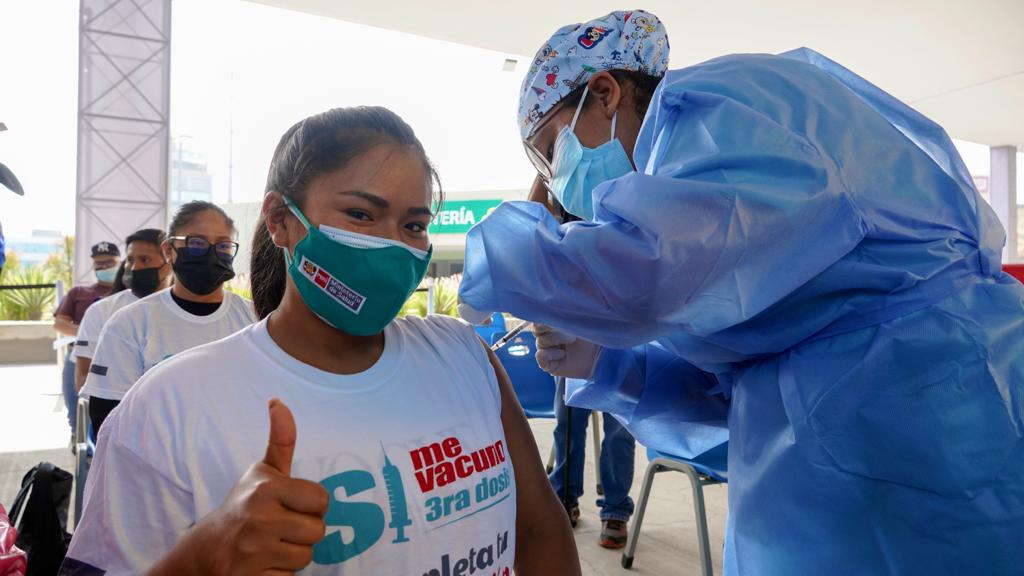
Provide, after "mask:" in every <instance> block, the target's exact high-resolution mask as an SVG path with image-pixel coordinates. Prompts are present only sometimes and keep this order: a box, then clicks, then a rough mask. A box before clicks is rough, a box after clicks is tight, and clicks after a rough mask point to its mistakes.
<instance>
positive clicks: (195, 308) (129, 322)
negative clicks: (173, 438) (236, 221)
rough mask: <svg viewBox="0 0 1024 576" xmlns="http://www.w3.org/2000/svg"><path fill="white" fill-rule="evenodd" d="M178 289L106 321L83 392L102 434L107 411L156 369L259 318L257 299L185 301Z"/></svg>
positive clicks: (226, 296)
mask: <svg viewBox="0 0 1024 576" xmlns="http://www.w3.org/2000/svg"><path fill="white" fill-rule="evenodd" d="M172 291H173V288H167V289H165V290H161V291H160V292H157V293H156V294H153V295H151V296H147V297H146V298H143V299H141V300H139V301H138V302H135V303H133V304H131V305H129V306H126V307H124V308H122V309H121V310H118V311H117V312H115V313H114V315H113V316H111V317H110V320H108V321H107V323H106V324H105V325H104V326H103V331H102V332H101V333H100V338H99V345H98V346H97V347H96V352H95V354H94V355H93V359H92V366H91V367H90V369H89V377H88V378H87V379H86V383H85V387H84V388H82V391H81V395H82V396H87V397H89V399H90V400H89V415H90V418H91V419H92V424H93V429H94V430H95V431H96V433H97V434H99V430H100V427H101V426H102V425H103V420H104V419H105V418H106V415H107V414H109V413H110V411H111V410H113V409H114V407H115V406H117V404H118V403H119V402H120V401H121V399H122V398H124V395H125V394H126V393H127V392H128V390H129V389H130V388H131V387H132V385H133V384H135V382H136V380H138V379H139V378H140V377H141V376H142V375H143V374H145V373H146V372H147V371H149V369H150V368H152V367H153V366H156V365H157V364H159V363H160V362H162V361H164V360H166V359H167V358H170V357H171V356H174V355H175V354H177V353H179V352H184V351H185V350H188V349H189V348H194V347H196V346H199V345H201V344H206V343H208V342H212V341H214V340H219V339H221V338H223V337H225V336H228V335H229V334H233V333H235V332H237V331H239V330H241V329H242V328H245V327H246V326H248V325H250V324H252V323H253V322H255V321H256V315H255V313H254V312H253V308H252V303H251V302H249V301H248V300H246V299H245V298H242V297H241V296H238V295H236V294H233V293H231V292H228V291H225V292H224V300H223V301H221V302H219V303H214V304H212V305H211V304H209V303H198V302H190V301H187V300H183V299H181V298H180V297H178V296H175V295H174V294H173V293H172ZM186 307H187V308H188V309H186Z"/></svg>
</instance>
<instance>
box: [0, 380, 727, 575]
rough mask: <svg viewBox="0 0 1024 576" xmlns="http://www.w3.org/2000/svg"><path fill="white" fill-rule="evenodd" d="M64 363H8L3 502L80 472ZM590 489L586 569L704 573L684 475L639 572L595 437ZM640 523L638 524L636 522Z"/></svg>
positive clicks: (664, 491) (714, 546)
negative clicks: (609, 509) (617, 546)
mask: <svg viewBox="0 0 1024 576" xmlns="http://www.w3.org/2000/svg"><path fill="white" fill-rule="evenodd" d="M59 376H60V375H59V372H58V370H57V366H56V365H32V366H0V409H2V414H3V416H2V417H0V503H3V504H4V506H6V507H9V506H10V504H11V501H12V500H13V499H14V496H15V494H17V491H18V487H19V486H20V485H21V478H22V476H23V475H24V474H25V472H26V471H27V470H28V469H29V468H31V467H32V466H33V465H35V464H36V463H37V462H39V461H40V460H48V461H50V462H53V463H54V464H56V465H58V466H60V467H62V468H64V469H65V470H68V471H69V472H73V471H74V458H73V457H72V455H71V452H70V451H69V450H68V448H67V444H68V435H69V432H68V427H67V418H66V415H65V412H64V404H63V402H62V400H61V396H60V378H59ZM531 427H532V428H533V432H534V436H535V437H536V439H537V444H538V446H539V447H540V450H541V454H543V455H544V456H547V454H548V450H550V448H551V442H552V439H551V433H552V430H553V429H554V421H553V420H534V421H532V422H531ZM587 448H588V453H587V468H586V473H585V475H586V484H585V486H586V490H587V493H586V494H585V495H584V497H583V499H582V500H581V502H580V507H581V510H582V518H581V521H580V524H579V526H578V527H577V528H576V544H577V546H578V549H579V552H580V558H581V561H582V563H583V573H584V574H587V575H594V576H603V575H608V574H618V575H620V576H621V575H625V574H630V573H633V574H638V575H642V574H657V575H659V576H660V575H680V576H681V575H686V574H697V573H699V566H700V560H699V556H698V551H697V537H696V527H695V524H694V520H693V501H692V499H691V494H690V484H689V482H688V481H687V479H686V477H685V476H684V475H682V474H678V473H673V472H666V473H663V474H659V475H658V477H657V479H656V480H655V483H654V490H653V492H652V495H651V499H650V502H649V504H648V508H647V517H646V519H645V520H644V526H643V535H642V537H641V538H640V543H639V546H638V548H637V552H636V560H635V562H634V564H633V569H632V570H631V571H626V570H624V569H623V568H622V567H621V565H620V559H621V556H622V554H621V552H620V551H613V550H605V549H604V548H601V547H600V546H598V545H597V535H598V532H599V531H600V529H601V524H600V521H599V520H598V512H597V506H596V505H595V500H596V495H595V494H594V486H595V478H594V470H595V469H596V468H595V466H594V460H593V454H592V453H590V449H591V445H590V444H589V443H588V446H587ZM646 467H647V458H646V455H645V451H644V450H643V449H642V448H638V449H637V455H636V479H635V481H634V482H633V489H632V495H633V498H634V500H636V499H637V494H638V493H639V492H640V484H641V482H642V480H643V473H644V470H645V469H646ZM704 490H705V504H706V506H707V515H708V529H709V532H710V534H711V555H712V557H713V559H714V564H715V573H716V574H721V573H722V539H723V534H724V530H725V516H726V509H727V501H726V489H725V487H724V486H709V487H707V488H705V489H704ZM630 528H632V525H631V526H630Z"/></svg>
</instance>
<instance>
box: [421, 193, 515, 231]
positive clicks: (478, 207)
mask: <svg viewBox="0 0 1024 576" xmlns="http://www.w3.org/2000/svg"><path fill="white" fill-rule="evenodd" d="M498 204H501V200H462V201H457V200H456V201H450V202H445V203H444V204H442V205H441V209H440V210H438V211H437V215H436V216H434V219H433V220H432V221H431V222H430V233H431V234H465V233H466V232H469V229H470V228H472V227H473V225H474V224H476V223H477V222H479V221H481V220H483V219H484V217H486V216H487V215H488V214H490V213H491V211H492V210H494V209H495V208H497V207H498Z"/></svg>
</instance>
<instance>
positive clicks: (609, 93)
mask: <svg viewBox="0 0 1024 576" xmlns="http://www.w3.org/2000/svg"><path fill="white" fill-rule="evenodd" d="M587 85H588V86H589V87H590V88H589V91H590V94H589V95H588V96H587V98H593V99H594V101H595V102H598V103H600V106H601V112H602V113H603V114H604V115H605V117H606V118H608V119H609V120H610V119H611V117H612V116H614V115H615V111H616V110H618V109H619V104H620V103H621V102H622V86H621V85H619V82H618V80H616V79H615V77H613V76H612V75H611V74H609V73H608V72H607V71H606V70H602V71H600V72H598V73H597V74H594V75H593V76H591V77H590V81H589V82H587Z"/></svg>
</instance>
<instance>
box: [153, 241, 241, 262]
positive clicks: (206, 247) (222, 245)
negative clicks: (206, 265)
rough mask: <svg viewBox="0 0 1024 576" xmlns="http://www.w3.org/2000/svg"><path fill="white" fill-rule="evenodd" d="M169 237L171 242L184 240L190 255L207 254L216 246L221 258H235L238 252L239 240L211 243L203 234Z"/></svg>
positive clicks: (218, 255) (215, 248)
mask: <svg viewBox="0 0 1024 576" xmlns="http://www.w3.org/2000/svg"><path fill="white" fill-rule="evenodd" d="M167 239H168V240H170V241H171V242H176V241H179V240H180V241H182V242H184V243H185V251H186V252H188V255H189V256H206V254H208V253H209V252H210V248H211V247H213V248H214V250H215V251H216V253H217V257H218V258H220V259H221V260H233V259H234V258H235V254H237V253H238V242H231V241H229V240H222V241H220V242H217V243H211V242H210V241H209V240H207V239H206V238H203V237H202V236H170V237H168V238H167Z"/></svg>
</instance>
